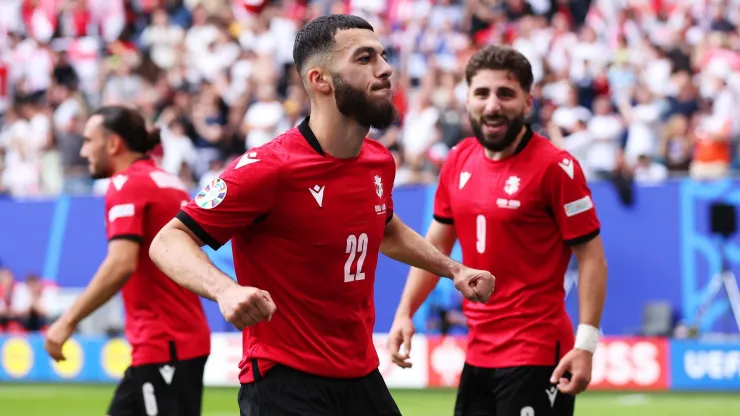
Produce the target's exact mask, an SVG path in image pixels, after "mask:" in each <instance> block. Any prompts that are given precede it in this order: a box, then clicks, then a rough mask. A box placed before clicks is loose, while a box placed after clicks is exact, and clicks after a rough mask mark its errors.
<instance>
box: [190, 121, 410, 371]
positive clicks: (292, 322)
mask: <svg viewBox="0 0 740 416" xmlns="http://www.w3.org/2000/svg"><path fill="white" fill-rule="evenodd" d="M395 171H396V169H395V162H394V160H393V157H392V156H391V154H390V152H388V150H387V149H386V148H385V147H384V146H383V145H382V144H380V143H378V142H376V141H374V140H370V139H366V140H365V142H364V144H363V145H362V150H361V151H360V154H359V156H357V157H354V158H351V159H337V158H334V157H332V156H330V155H328V154H325V153H324V152H323V150H322V149H321V146H320V145H319V142H318V141H317V139H316V136H315V135H314V134H313V132H312V131H311V129H310V127H309V125H308V119H306V120H304V121H303V123H301V125H300V126H299V127H298V128H295V129H291V130H289V131H287V132H286V133H284V134H282V135H280V136H278V137H277V138H275V139H274V140H272V141H271V142H269V143H267V144H265V145H263V146H261V147H257V148H254V149H251V150H250V151H248V152H247V153H245V154H244V155H243V156H242V157H241V158H239V159H237V160H235V161H234V162H233V163H232V164H231V165H230V166H228V167H227V168H226V170H225V171H224V173H222V174H221V175H220V177H219V178H216V179H214V180H213V181H212V182H211V183H210V184H209V185H207V186H206V187H205V188H203V190H202V191H201V192H200V193H199V194H198V196H196V197H195V199H194V200H193V201H191V202H190V203H189V204H188V205H187V206H185V207H184V208H183V210H182V212H181V213H180V214H178V218H179V219H180V220H181V221H182V222H183V223H184V224H185V225H186V226H188V227H189V228H190V229H191V230H192V231H193V232H194V233H195V234H196V235H197V236H198V237H199V238H200V239H201V240H202V241H203V242H204V243H206V244H207V245H209V246H210V247H211V248H213V249H216V250H217V249H218V248H219V247H221V246H222V245H223V244H225V243H226V242H227V241H229V240H230V239H231V240H232V250H233V255H234V267H235V270H236V277H237V280H238V282H239V284H241V285H243V286H252V287H256V288H259V289H262V290H266V291H268V292H269V293H270V295H271V296H272V299H273V301H274V302H275V305H276V307H277V311H276V312H275V314H274V315H273V317H272V319H271V320H270V321H269V322H261V323H259V324H257V325H255V326H253V327H249V328H247V329H245V330H244V332H243V346H244V352H243V357H242V361H241V363H240V364H239V368H240V375H239V380H240V381H241V383H249V382H251V381H252V380H254V373H255V372H259V374H260V375H262V376H263V375H264V373H265V372H266V371H268V370H269V369H270V368H271V367H272V366H274V365H275V364H283V365H285V366H288V367H291V368H294V369H297V370H300V371H305V372H308V373H312V374H316V375H319V376H324V377H335V378H353V377H361V376H365V375H367V374H369V373H370V372H372V371H373V370H375V369H376V368H377V367H378V356H377V353H376V351H375V347H374V346H373V339H372V334H373V326H374V324H375V304H374V299H373V293H374V290H373V288H374V282H375V268H376V265H377V262H378V253H379V250H380V242H381V240H382V239H383V233H384V230H385V226H386V224H387V222H388V221H390V219H391V218H392V215H393V200H392V197H391V190H392V187H393V181H394V179H395Z"/></svg>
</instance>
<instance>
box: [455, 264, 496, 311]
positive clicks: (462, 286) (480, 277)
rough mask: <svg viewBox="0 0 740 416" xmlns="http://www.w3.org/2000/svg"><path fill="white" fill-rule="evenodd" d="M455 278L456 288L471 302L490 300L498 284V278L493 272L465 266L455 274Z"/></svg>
mask: <svg viewBox="0 0 740 416" xmlns="http://www.w3.org/2000/svg"><path fill="white" fill-rule="evenodd" d="M453 279H454V281H455V288H456V289H457V290H459V291H460V293H462V295H463V297H465V299H467V300H469V301H471V302H480V303H486V302H488V299H489V298H490V297H491V294H493V287H494V286H495V285H496V278H495V277H493V275H492V274H491V273H489V272H487V271H485V270H476V269H471V268H469V267H464V266H463V268H462V269H460V272H458V273H457V274H455V276H453Z"/></svg>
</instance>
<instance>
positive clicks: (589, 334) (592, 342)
mask: <svg viewBox="0 0 740 416" xmlns="http://www.w3.org/2000/svg"><path fill="white" fill-rule="evenodd" d="M599 337H600V333H599V329H598V328H595V327H593V326H591V325H586V324H580V325H578V331H577V332H576V344H575V347H574V348H577V349H579V350H585V351H588V352H590V353H592V354H593V353H595V352H596V347H598V346H599Z"/></svg>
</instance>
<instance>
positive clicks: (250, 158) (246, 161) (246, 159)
mask: <svg viewBox="0 0 740 416" xmlns="http://www.w3.org/2000/svg"><path fill="white" fill-rule="evenodd" d="M255 157H257V152H250V153H247V154H246V155H244V156H242V158H241V159H239V163H237V164H236V167H235V168H234V169H239V168H240V167H242V166H247V165H250V164H252V163H257V162H259V161H260V159H254V158H255Z"/></svg>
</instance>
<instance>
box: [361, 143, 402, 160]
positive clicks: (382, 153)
mask: <svg viewBox="0 0 740 416" xmlns="http://www.w3.org/2000/svg"><path fill="white" fill-rule="evenodd" d="M362 145H363V147H364V150H363V151H364V152H367V154H368V155H370V156H373V157H378V158H381V159H383V160H386V161H390V162H393V161H394V159H393V154H392V153H391V151H390V150H388V148H387V147H385V145H384V144H383V143H381V142H379V141H377V140H374V139H371V138H369V137H366V138H365V142H364V143H363V144H362ZM394 163H395V162H394Z"/></svg>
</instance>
